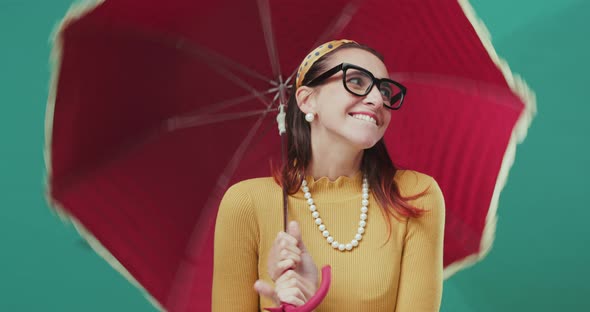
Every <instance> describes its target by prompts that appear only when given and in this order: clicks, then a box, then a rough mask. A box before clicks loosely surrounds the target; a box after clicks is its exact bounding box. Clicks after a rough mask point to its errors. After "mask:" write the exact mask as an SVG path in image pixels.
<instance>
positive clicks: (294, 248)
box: [280, 243, 301, 256]
mask: <svg viewBox="0 0 590 312" xmlns="http://www.w3.org/2000/svg"><path fill="white" fill-rule="evenodd" d="M280 248H281V250H288V251H290V252H292V253H294V254H296V255H298V256H301V249H299V247H297V244H291V243H288V244H287V243H285V244H281V246H280Z"/></svg>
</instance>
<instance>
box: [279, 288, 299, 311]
mask: <svg viewBox="0 0 590 312" xmlns="http://www.w3.org/2000/svg"><path fill="white" fill-rule="evenodd" d="M277 297H278V298H279V300H280V301H281V302H282V303H289V304H292V305H294V306H296V307H298V306H300V305H303V304H304V303H305V298H304V296H303V293H302V292H301V290H299V289H297V288H288V289H283V290H281V291H280V292H277Z"/></svg>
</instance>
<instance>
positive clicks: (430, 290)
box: [395, 177, 445, 312]
mask: <svg viewBox="0 0 590 312" xmlns="http://www.w3.org/2000/svg"><path fill="white" fill-rule="evenodd" d="M428 178H429V179H430V180H431V183H430V187H429V188H428V190H427V192H426V193H425V194H424V195H422V196H421V197H420V198H419V199H417V200H416V203H415V206H416V207H418V208H422V209H425V210H427V212H426V213H425V214H424V215H422V216H421V217H418V218H410V219H408V221H407V230H406V237H405V241H404V249H403V254H402V260H401V272H400V281H399V289H398V299H397V304H396V310H395V311H396V312H433V311H439V309H440V303H441V298H442V285H443V236H444V224H445V203H444V198H443V194H442V191H441V189H440V187H439V186H438V184H437V183H436V181H435V180H434V179H432V178H431V177H428Z"/></svg>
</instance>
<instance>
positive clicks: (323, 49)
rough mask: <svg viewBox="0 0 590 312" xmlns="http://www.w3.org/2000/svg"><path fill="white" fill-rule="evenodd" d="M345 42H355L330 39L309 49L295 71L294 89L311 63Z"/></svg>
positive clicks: (299, 85)
mask: <svg viewBox="0 0 590 312" xmlns="http://www.w3.org/2000/svg"><path fill="white" fill-rule="evenodd" d="M345 43H356V42H355V41H352V40H346V39H342V40H332V41H329V42H326V43H324V44H322V45H320V46H319V47H317V48H316V49H314V50H313V51H311V53H309V55H307V56H306V57H305V59H303V62H301V65H300V66H299V70H298V71H297V79H296V84H295V89H298V88H299V87H301V83H302V82H303V78H304V77H305V74H307V71H308V70H309V69H310V68H311V66H312V65H313V63H315V62H316V61H317V60H318V59H319V58H320V57H322V56H324V55H326V54H327V53H328V52H330V51H333V50H334V49H336V48H338V47H339V46H341V45H343V44H345Z"/></svg>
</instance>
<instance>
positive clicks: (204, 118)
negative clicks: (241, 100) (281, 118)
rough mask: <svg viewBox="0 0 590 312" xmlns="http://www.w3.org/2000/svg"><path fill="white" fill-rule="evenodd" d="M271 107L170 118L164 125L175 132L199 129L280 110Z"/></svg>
mask: <svg viewBox="0 0 590 312" xmlns="http://www.w3.org/2000/svg"><path fill="white" fill-rule="evenodd" d="M271 105H272V103H271V104H270V105H268V106H267V107H268V108H267V109H261V110H255V111H247V112H238V113H229V114H214V115H207V114H200V115H189V116H177V117H171V118H168V119H167V120H166V121H165V122H164V124H165V129H167V130H168V131H174V130H178V129H185V128H191V127H198V126H203V125H208V124H212V123H218V122H224V121H230V120H236V119H242V118H247V117H251V116H256V115H266V114H267V113H269V112H272V111H276V110H278V109H277V108H271Z"/></svg>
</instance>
